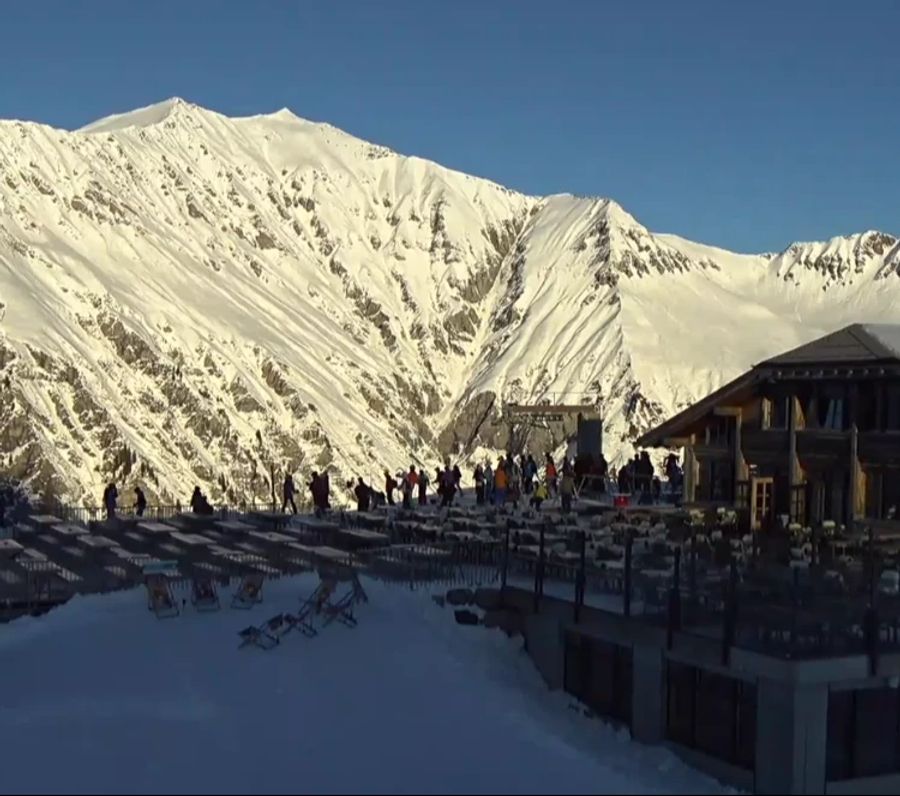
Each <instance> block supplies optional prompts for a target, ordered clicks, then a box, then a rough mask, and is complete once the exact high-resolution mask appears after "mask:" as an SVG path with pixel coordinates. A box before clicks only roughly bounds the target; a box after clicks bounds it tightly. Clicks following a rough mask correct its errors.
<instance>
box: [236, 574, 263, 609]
mask: <svg viewBox="0 0 900 796" xmlns="http://www.w3.org/2000/svg"><path fill="white" fill-rule="evenodd" d="M262 587H263V576H262V575H261V574H259V573H256V572H254V573H252V574H250V575H244V577H243V579H242V580H241V585H240V586H238V588H237V591H236V592H235V593H234V597H232V599H231V607H232V608H252V607H253V606H254V605H256V604H257V603H261V602H262Z"/></svg>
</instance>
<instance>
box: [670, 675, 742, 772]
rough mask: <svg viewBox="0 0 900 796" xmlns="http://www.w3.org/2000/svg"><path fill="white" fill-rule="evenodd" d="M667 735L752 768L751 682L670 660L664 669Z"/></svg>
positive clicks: (676, 740)
mask: <svg viewBox="0 0 900 796" xmlns="http://www.w3.org/2000/svg"><path fill="white" fill-rule="evenodd" d="M666 686H667V688H666V693H667V705H666V737H667V738H668V739H669V740H671V741H674V742H675V743H678V744H681V745H682V746H686V747H688V748H690V749H697V750H699V751H701V752H705V753H706V754H708V755H710V756H712V757H716V758H718V759H719V760H724V761H726V762H727V763H731V764H732V765H735V766H740V767H741V768H746V769H753V768H754V765H755V761H756V686H755V685H754V684H753V683H747V682H744V681H742V680H736V679H734V678H732V677H725V676H723V675H718V674H713V673H712V672H707V671H703V670H701V669H697V668H695V667H693V666H686V665H684V664H679V663H672V662H670V663H669V664H668V667H667V672H666Z"/></svg>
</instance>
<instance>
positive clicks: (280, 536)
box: [250, 531, 294, 544]
mask: <svg viewBox="0 0 900 796" xmlns="http://www.w3.org/2000/svg"><path fill="white" fill-rule="evenodd" d="M250 536H252V537H253V538H255V539H261V540H262V541H264V542H273V543H274V544H288V543H293V542H294V537H293V536H288V535H287V534H286V533H279V532H278V531H250Z"/></svg>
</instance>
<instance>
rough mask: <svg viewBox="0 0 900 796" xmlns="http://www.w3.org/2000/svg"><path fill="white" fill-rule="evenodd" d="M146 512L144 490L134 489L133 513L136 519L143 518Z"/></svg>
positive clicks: (137, 487)
mask: <svg viewBox="0 0 900 796" xmlns="http://www.w3.org/2000/svg"><path fill="white" fill-rule="evenodd" d="M146 510H147V498H146V497H145V496H144V490H143V489H141V488H140V487H139V486H136V487H135V488H134V513H135V514H136V515H137V516H138V517H143V516H144V512H145V511H146Z"/></svg>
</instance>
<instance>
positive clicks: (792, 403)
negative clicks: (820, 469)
mask: <svg viewBox="0 0 900 796" xmlns="http://www.w3.org/2000/svg"><path fill="white" fill-rule="evenodd" d="M796 466H797V399H796V397H794V396H793V395H792V396H791V398H790V400H789V401H788V471H787V483H788V518H789V520H790V521H791V522H793V521H794V520H799V517H794V516H793V508H794V505H795V504H794V486H795V485H796V483H797V479H796V477H795V476H796ZM773 497H774V495H773ZM774 511H775V509H774V507H773V508H772V512H773V513H774Z"/></svg>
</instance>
